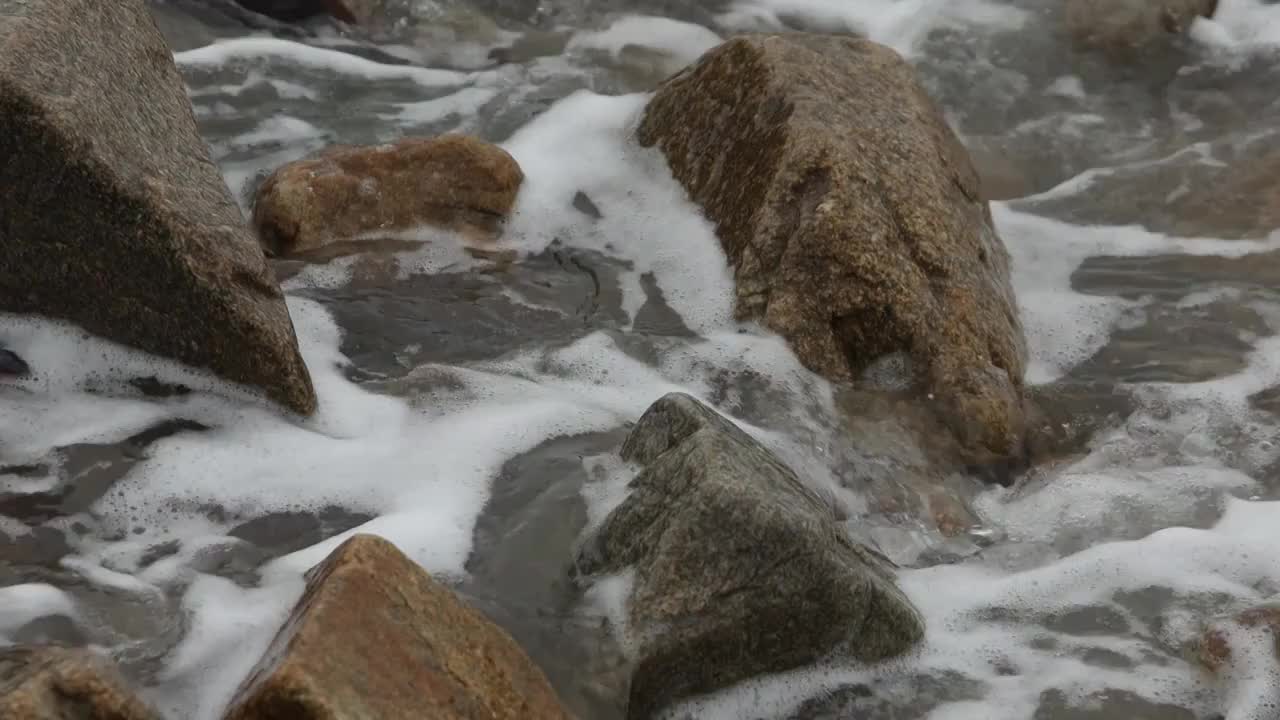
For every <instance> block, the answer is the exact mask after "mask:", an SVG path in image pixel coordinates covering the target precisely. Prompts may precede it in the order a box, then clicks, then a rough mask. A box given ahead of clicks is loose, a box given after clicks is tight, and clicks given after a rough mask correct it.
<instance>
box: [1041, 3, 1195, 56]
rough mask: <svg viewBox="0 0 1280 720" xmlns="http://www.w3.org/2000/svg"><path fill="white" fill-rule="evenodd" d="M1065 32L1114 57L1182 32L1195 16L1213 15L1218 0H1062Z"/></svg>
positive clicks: (1088, 46) (1188, 26)
mask: <svg viewBox="0 0 1280 720" xmlns="http://www.w3.org/2000/svg"><path fill="white" fill-rule="evenodd" d="M1065 3H1066V22H1067V32H1069V33H1070V35H1071V38H1072V40H1073V41H1074V42H1075V43H1076V44H1077V45H1078V46H1081V47H1084V48H1095V49H1099V50H1102V51H1104V52H1106V53H1108V54H1111V55H1113V56H1116V57H1124V56H1131V55H1133V54H1134V53H1136V52H1138V51H1141V50H1142V49H1144V48H1146V47H1148V46H1150V45H1152V44H1153V43H1156V42H1158V41H1160V40H1162V39H1167V38H1168V37H1169V36H1170V35H1181V34H1182V33H1185V32H1186V31H1187V30H1188V29H1189V28H1190V27H1191V24H1192V23H1193V22H1194V21H1195V19H1196V18H1197V17H1201V16H1203V17H1213V14H1214V13H1215V12H1217V10H1218V0H1065Z"/></svg>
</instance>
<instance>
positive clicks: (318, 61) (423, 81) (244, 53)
mask: <svg viewBox="0 0 1280 720" xmlns="http://www.w3.org/2000/svg"><path fill="white" fill-rule="evenodd" d="M173 58H174V61H175V62H177V63H178V65H180V66H182V67H190V68H207V67H220V66H223V65H230V64H235V63H241V64H243V63H248V62H251V61H254V60H276V61H282V62H287V63H291V64H295V65H302V66H304V67H308V68H313V69H320V70H328V71H330V72H335V73H341V74H344V75H355V76H358V77H363V78H366V79H369V80H394V79H407V80H412V81H414V82H416V83H418V84H420V85H424V86H427V87H439V86H442V85H459V84H462V83H464V82H466V81H467V80H468V79H469V77H470V76H469V75H467V74H465V73H459V72H454V71H451V70H438V69H435V68H424V67H417V66H413V65H385V64H382V63H378V62H374V61H372V60H367V59H365V58H362V57H359V56H357V55H352V54H350V53H345V52H341V51H338V50H329V49H326V48H320V47H315V46H312V45H304V44H303V43H298V42H293V41H291V40H282V39H279V38H270V37H244V38H232V39H227V40H219V41H217V42H214V43H212V44H209V45H206V46H204V47H200V48H195V49H193V50H185V51H182V52H178V53H174V56H173Z"/></svg>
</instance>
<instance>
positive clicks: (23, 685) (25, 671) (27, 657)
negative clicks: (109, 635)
mask: <svg viewBox="0 0 1280 720" xmlns="http://www.w3.org/2000/svg"><path fill="white" fill-rule="evenodd" d="M0 718H6V719H8V718H12V719H13V720H19V719H21V720H160V715H158V714H157V713H156V712H155V711H154V710H152V709H151V708H150V707H148V706H147V705H146V704H145V703H143V702H142V701H141V700H139V699H138V698H137V696H135V695H134V694H133V693H132V692H131V691H130V690H129V689H128V688H127V687H126V686H125V683H124V680H123V679H122V678H121V677H120V674H119V673H118V672H117V671H116V670H115V668H114V667H112V666H111V664H110V663H108V662H107V661H106V660H105V659H103V658H101V657H99V656H97V655H95V654H93V653H91V652H89V651H87V650H71V649H67V648H61V647H32V646H16V647H9V648H3V649H0Z"/></svg>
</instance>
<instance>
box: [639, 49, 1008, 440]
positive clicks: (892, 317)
mask: <svg viewBox="0 0 1280 720" xmlns="http://www.w3.org/2000/svg"><path fill="white" fill-rule="evenodd" d="M639 138H640V141H641V142H642V143H643V144H645V145H657V146H658V147H660V148H661V149H662V151H663V152H664V153H665V155H666V157H667V160H668V162H669V163H670V165H671V169H672V171H673V172H674V174H675V176H676V178H677V179H678V180H679V181H680V182H681V183H682V184H683V185H684V187H685V189H686V190H687V191H688V193H689V195H690V196H691V197H692V199H693V200H694V201H696V202H697V203H699V204H700V205H702V207H703V208H704V209H705V210H706V213H707V216H708V217H709V218H710V219H711V220H712V221H714V222H715V224H716V226H717V232H718V235H719V237H720V242H721V244H722V245H723V246H724V249H725V251H726V253H727V254H728V256H729V262H730V263H731V264H732V266H733V268H734V272H735V278H736V281H737V311H738V314H739V315H740V316H742V317H760V318H762V319H763V320H764V322H765V324H767V325H768V326H769V327H771V328H772V329H774V330H775V331H777V332H778V333H780V334H781V335H782V336H783V337H785V338H786V339H787V340H788V341H789V342H790V343H791V346H792V347H793V348H794V349H795V352H796V354H797V355H798V356H799V358H800V360H801V361H802V362H804V363H805V365H807V366H808V367H809V368H811V369H812V370H815V371H817V372H819V373H821V374H823V375H825V376H827V377H828V378H832V379H835V380H846V379H849V378H852V377H854V376H856V375H857V374H858V373H859V372H861V371H862V370H863V369H865V368H866V367H867V366H868V365H869V364H870V363H872V362H873V361H875V360H876V359H878V358H880V357H882V356H884V355H887V354H890V353H896V352H905V353H906V354H907V355H908V356H909V357H910V359H911V361H912V363H911V364H912V367H913V374H914V375H915V376H916V377H918V378H919V379H920V380H922V381H923V387H924V388H925V389H926V390H927V391H928V392H929V393H932V394H934V395H935V397H936V399H937V401H938V407H939V409H940V410H941V411H942V414H943V416H944V417H945V419H946V420H947V421H948V424H949V425H950V426H951V427H952V429H953V430H954V431H955V432H956V433H957V435H958V437H959V438H960V439H961V441H962V444H963V445H964V446H965V447H966V448H968V449H970V450H971V451H972V452H973V453H974V456H975V458H974V459H975V460H978V461H986V460H988V459H998V458H1007V457H1011V456H1012V457H1017V456H1019V455H1020V453H1021V445H1022V436H1023V423H1024V419H1023V412H1022V387H1023V386H1022V375H1023V368H1024V364H1025V362H1026V347H1025V342H1024V340H1023V335H1022V327H1021V325H1020V322H1019V319H1018V315H1017V309H1016V306H1015V302H1014V297H1013V290H1012V286H1011V285H1010V279H1009V256H1008V253H1007V252H1006V250H1005V248H1004V245H1003V243H1002V242H1001V240H1000V238H999V236H998V235H997V234H996V231H995V228H994V227H993V224H992V220H991V214H990V210H989V208H988V206H987V203H986V202H985V201H983V200H982V199H981V190H980V188H979V182H978V178H977V175H976V174H975V172H974V169H973V166H972V164H971V162H970V160H969V156H968V154H967V153H966V152H965V149H964V147H963V146H961V145H960V143H959V141H958V140H957V139H956V137H955V135H954V134H953V133H952V131H951V130H950V128H948V126H947V125H946V123H945V122H944V121H943V119H942V116H941V113H940V112H939V110H938V108H937V107H936V106H935V105H934V103H933V102H932V101H931V100H930V99H929V97H928V96H927V95H926V93H925V91H924V89H923V88H922V87H921V86H920V84H919V82H918V81H917V79H916V76H915V72H914V71H913V70H912V68H911V66H910V65H908V64H907V63H906V62H904V61H903V60H902V58H900V57H899V56H898V55H897V54H896V53H894V52H893V51H892V50H890V49H889V48H886V47H883V46H881V45H877V44H875V43H873V42H869V41H867V40H860V39H855V38H848V37H836V36H826V35H806V34H787V35H779V36H744V37H740V38H736V39H734V40H731V41H729V42H727V43H725V44H723V45H721V46H720V47H718V48H716V49H714V50H712V51H711V52H709V53H708V54H707V55H705V56H704V57H703V58H702V59H701V60H700V61H699V62H698V63H696V64H695V65H694V66H693V67H691V68H689V69H687V70H685V71H684V72H683V73H681V74H679V75H676V76H675V77H674V78H672V79H671V80H669V81H668V82H667V83H666V84H665V85H663V86H662V87H661V88H660V89H659V90H658V92H657V94H656V95H655V97H654V98H653V100H652V101H651V102H650V103H649V107H648V109H647V111H646V113H645V116H644V119H643V121H642V124H641V125H640V128H639Z"/></svg>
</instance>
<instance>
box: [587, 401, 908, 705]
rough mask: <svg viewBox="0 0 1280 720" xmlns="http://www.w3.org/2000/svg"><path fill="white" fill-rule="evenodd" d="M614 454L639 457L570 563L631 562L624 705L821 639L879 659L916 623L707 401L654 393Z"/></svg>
mask: <svg viewBox="0 0 1280 720" xmlns="http://www.w3.org/2000/svg"><path fill="white" fill-rule="evenodd" d="M622 455H623V458H624V459H627V460H630V461H634V462H637V463H640V464H642V465H644V470H643V471H642V472H641V473H640V475H639V476H638V477H637V478H636V479H635V480H634V481H633V482H632V483H631V494H630V495H629V496H628V498H627V499H626V501H624V502H623V503H622V505H620V506H619V507H618V508H617V509H616V510H614V511H613V512H612V513H611V514H610V515H609V516H608V517H607V518H606V519H605V521H604V523H603V525H602V526H601V527H600V529H599V530H598V531H596V533H595V534H593V535H592V537H591V538H590V539H589V540H588V541H587V542H586V543H585V545H584V547H583V548H582V550H581V552H580V553H579V557H578V566H577V568H578V571H579V572H581V573H584V574H586V575H598V574H607V573H615V572H619V571H622V570H624V569H627V568H632V569H634V573H635V574H634V583H633V585H632V587H631V591H630V596H629V598H628V606H627V607H628V616H627V621H628V628H627V631H628V635H629V637H628V639H629V641H630V642H631V643H633V645H634V652H635V663H636V664H635V668H634V671H633V674H632V681H631V692H630V701H629V707H628V717H629V718H632V719H633V720H641V719H643V718H649V717H651V716H653V715H654V714H655V713H656V712H658V711H659V710H661V709H662V708H664V707H666V706H668V705H670V704H672V703H675V702H678V701H680V700H683V699H687V698H689V697H691V696H694V695H698V694H702V693H707V692H711V691H714V690H717V689H721V688H724V687H728V686H730V685H733V684H735V683H738V682H740V681H743V680H746V679H749V678H752V677H756V676H759V675H764V674H768V673H775V672H781V671H785V670H790V669H793V668H797V667H801V666H803V665H807V664H809V663H812V662H815V661H817V660H819V659H821V658H823V657H826V656H828V655H830V654H833V653H834V654H836V655H837V656H845V657H851V658H856V659H860V660H881V659H884V658H888V657H891V656H894V655H897V654H900V653H902V652H904V651H906V650H907V649H908V648H910V647H911V646H912V645H913V644H915V643H916V642H917V641H919V640H920V638H921V637H922V636H923V633H924V624H923V620H922V619H921V617H920V615H919V613H918V612H917V611H916V609H915V608H914V607H913V606H912V604H911V602H910V600H908V599H907V598H906V596H905V595H903V594H902V592H901V591H900V590H899V589H898V588H897V586H896V585H895V582H894V577H893V573H892V570H890V569H889V568H888V567H887V566H886V565H885V564H884V562H883V561H882V560H880V559H879V558H878V557H877V556H876V555H874V554H872V553H871V552H869V551H868V550H866V549H865V548H863V547H861V546H859V545H857V544H855V543H853V542H851V541H850V540H849V539H848V536H847V535H846V533H845V531H844V529H843V528H842V527H841V526H840V525H839V524H838V523H837V521H836V517H835V513H834V510H833V507H832V505H831V504H830V503H829V502H825V501H824V500H822V499H821V497H820V496H819V495H818V494H816V493H815V492H814V491H813V490H812V489H810V488H809V487H808V486H807V485H806V484H805V483H804V482H803V481H801V480H800V478H799V477H797V476H796V474H795V473H794V472H793V471H792V470H791V469H790V468H788V467H787V466H786V465H784V464H783V463H782V462H781V461H780V460H779V459H778V458H777V457H776V456H775V455H774V454H773V453H771V452H770V451H769V450H767V449H766V448H765V447H763V446H762V445H760V444H759V443H758V442H756V441H755V440H754V439H753V438H751V437H750V436H749V435H747V434H746V433H744V432H743V431H741V430H740V429H739V428H737V427H736V426H735V425H734V424H733V423H731V422H729V421H728V420H726V419H725V418H723V417H721V416H720V415H719V414H717V413H716V412H715V411H714V410H712V409H710V408H708V407H706V406H705V405H702V404H701V403H699V402H698V401H697V400H695V399H693V398H692V397H689V396H687V395H682V394H671V395H667V396H666V397H664V398H662V399H661V400H659V401H658V402H657V403H655V404H654V405H653V406H652V407H650V408H649V410H648V411H647V412H646V413H645V414H644V416H643V417H642V418H641V419H640V421H639V423H637V425H636V427H635V428H634V430H633V431H632V432H631V434H630V436H629V437H628V439H627V441H626V443H625V444H624V446H623V449H622Z"/></svg>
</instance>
